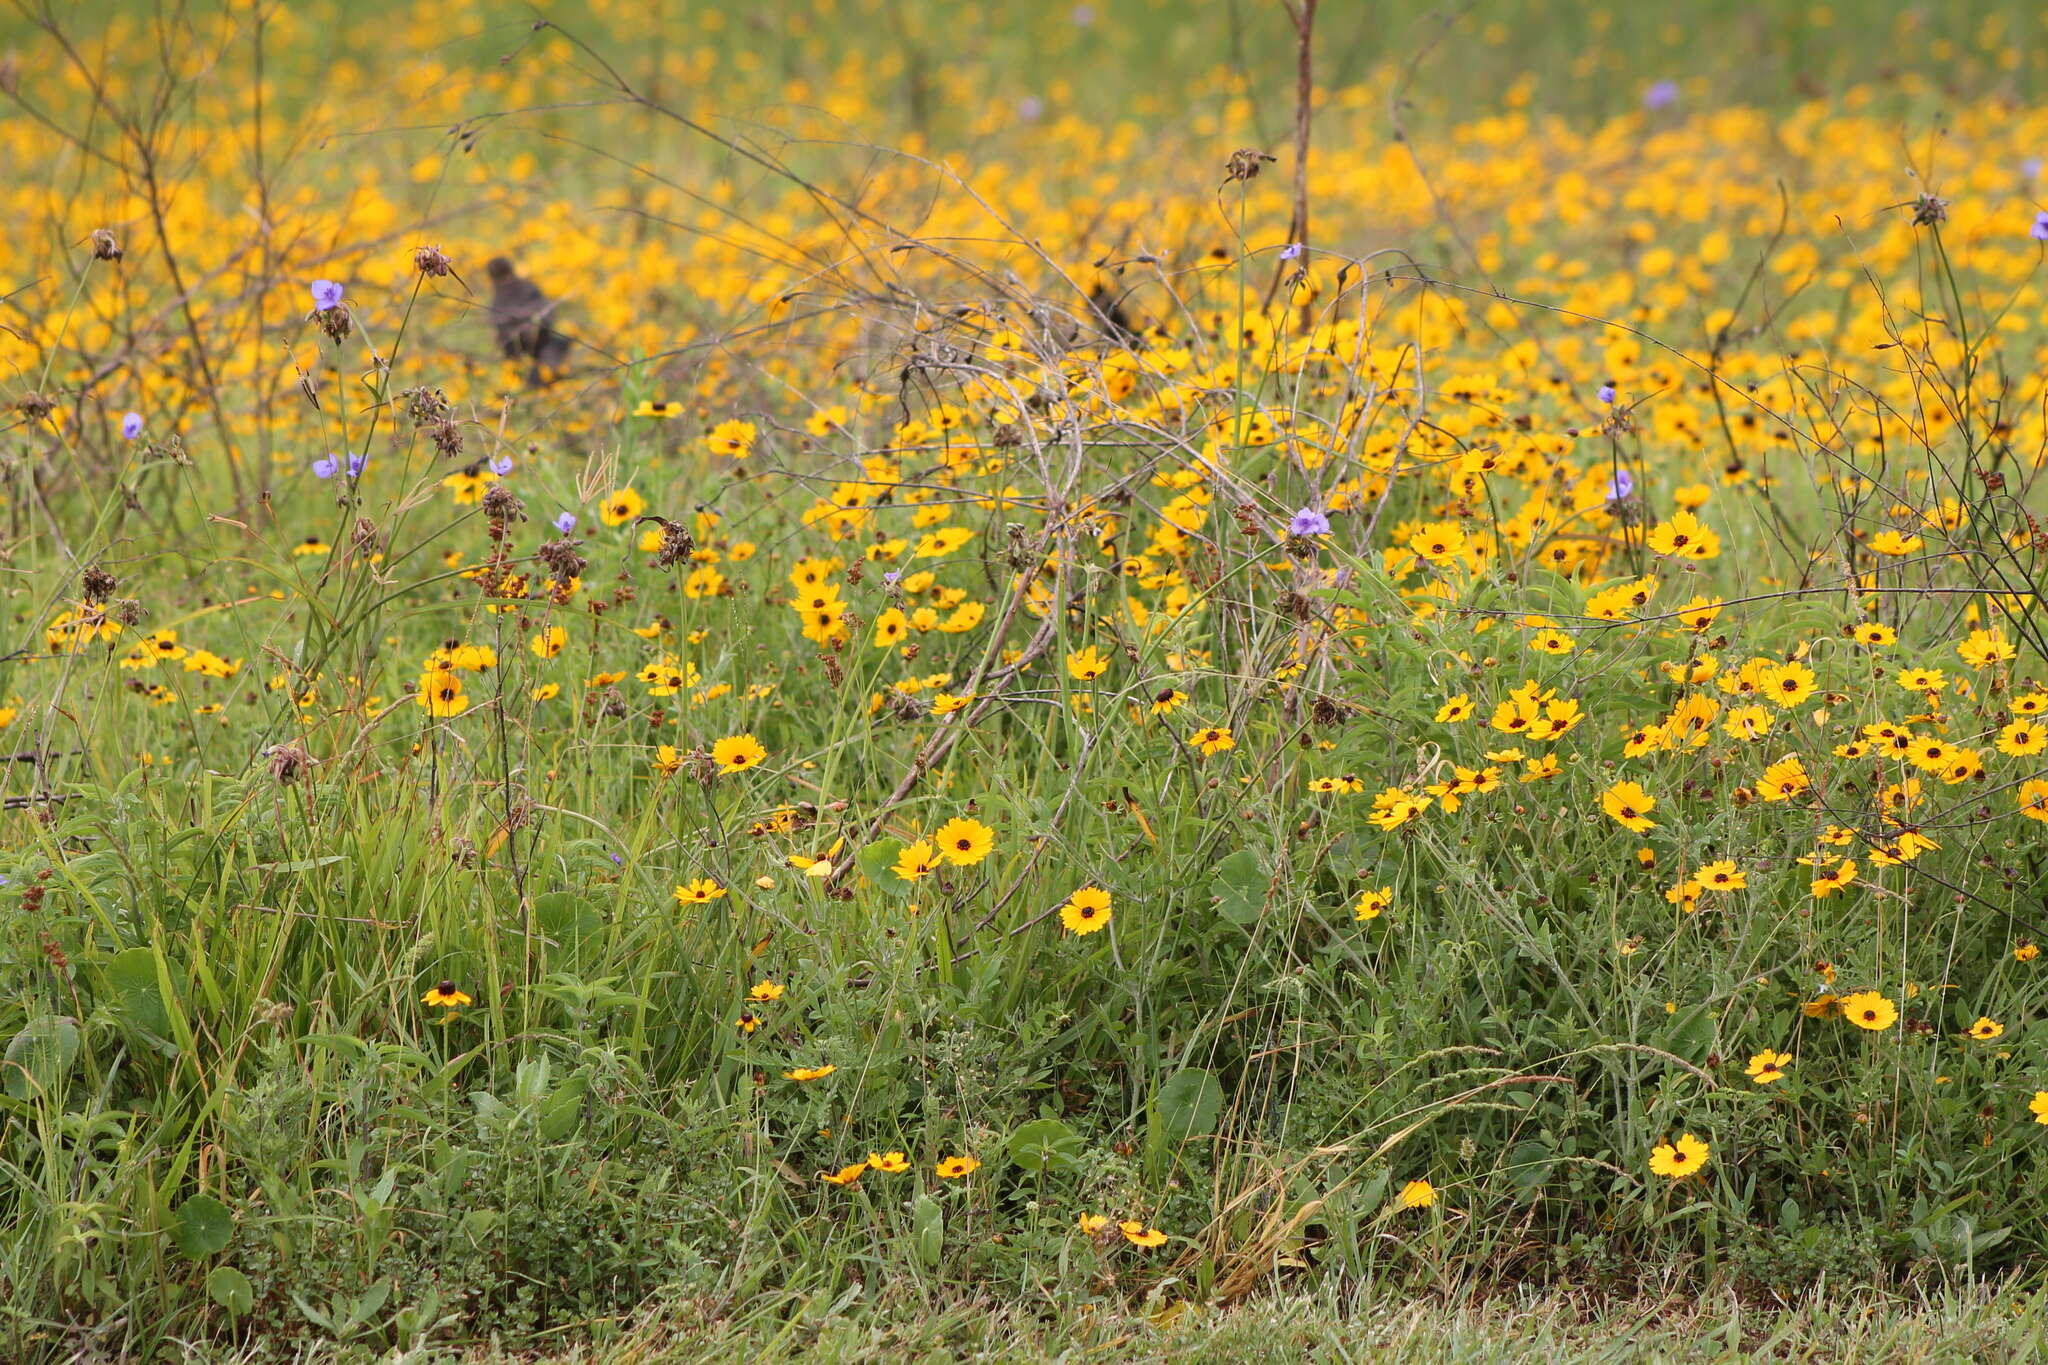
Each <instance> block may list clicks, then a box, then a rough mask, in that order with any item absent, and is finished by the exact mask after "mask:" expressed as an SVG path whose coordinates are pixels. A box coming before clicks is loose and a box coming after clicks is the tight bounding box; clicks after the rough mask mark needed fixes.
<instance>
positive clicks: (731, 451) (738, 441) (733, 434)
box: [704, 418, 756, 460]
mask: <svg viewBox="0 0 2048 1365" xmlns="http://www.w3.org/2000/svg"><path fill="white" fill-rule="evenodd" d="M755 434H756V433H755V430H754V424H753V423H752V422H742V421H740V420H739V419H738V418H733V419H731V420H729V421H724V422H720V423H719V424H718V425H717V426H715V427H713V428H711V430H710V432H709V433H707V434H706V435H705V437H704V448H705V449H706V450H708V451H710V452H711V453H712V454H713V455H721V456H724V457H725V458H726V459H728V460H744V459H745V458H746V457H747V456H748V455H749V454H751V453H752V451H753V449H754V437H755Z"/></svg>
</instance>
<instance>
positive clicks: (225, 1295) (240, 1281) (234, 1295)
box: [206, 1265, 256, 1318]
mask: <svg viewBox="0 0 2048 1365" xmlns="http://www.w3.org/2000/svg"><path fill="white" fill-rule="evenodd" d="M206 1292H207V1294H208V1295H209V1296H210V1297H211V1298H212V1299H213V1301H214V1302H215V1303H217V1304H219V1305H220V1306H221V1307H223V1308H225V1309H227V1310H228V1312H229V1313H230V1314H232V1315H233V1316H235V1317H238V1318H241V1317H247V1316H248V1315H249V1310H250V1309H251V1308H254V1307H255V1306H256V1286H254V1285H252V1284H250V1283H249V1277H248V1276H247V1275H244V1274H243V1273H242V1272H241V1271H239V1270H237V1269H235V1268H234V1267H233V1266H231V1265H217V1266H215V1267H214V1268H213V1269H212V1270H210V1271H208V1272H207V1274H206Z"/></svg>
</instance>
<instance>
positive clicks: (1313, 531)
mask: <svg viewBox="0 0 2048 1365" xmlns="http://www.w3.org/2000/svg"><path fill="white" fill-rule="evenodd" d="M1287 533H1288V534H1289V535H1293V536H1326V535H1328V534H1330V519H1329V518H1328V517H1326V516H1324V515H1323V513H1322V511H1321V510H1320V509H1318V508H1314V507H1304V508H1302V509H1301V510H1300V511H1299V512H1296V513H1295V514H1294V520H1292V521H1290V522H1288V523H1287Z"/></svg>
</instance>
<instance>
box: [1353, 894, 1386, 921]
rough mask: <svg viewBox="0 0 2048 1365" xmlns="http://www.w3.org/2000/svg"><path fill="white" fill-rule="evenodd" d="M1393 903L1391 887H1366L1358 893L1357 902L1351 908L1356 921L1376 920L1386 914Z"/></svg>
mask: <svg viewBox="0 0 2048 1365" xmlns="http://www.w3.org/2000/svg"><path fill="white" fill-rule="evenodd" d="M1393 903H1394V888H1393V887H1391V886H1381V887H1368V888H1367V889H1365V890H1363V891H1361V892H1359V893H1358V901H1357V903H1356V904H1354V905H1353V906H1352V907H1351V908H1352V911H1353V914H1352V918H1353V919H1356V920H1371V919H1378V918H1379V917H1380V916H1381V915H1384V914H1386V913H1387V908H1388V907H1389V906H1391V905H1392V904H1393Z"/></svg>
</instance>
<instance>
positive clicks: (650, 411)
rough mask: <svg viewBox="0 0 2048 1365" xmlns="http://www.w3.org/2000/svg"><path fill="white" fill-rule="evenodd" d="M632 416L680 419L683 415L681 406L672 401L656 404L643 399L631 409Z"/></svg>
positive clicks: (649, 399) (650, 400) (648, 399)
mask: <svg viewBox="0 0 2048 1365" xmlns="http://www.w3.org/2000/svg"><path fill="white" fill-rule="evenodd" d="M633 415H634V416H635V417H663V418H668V417H681V416H682V415H683V405H682V404H681V403H678V402H675V401H673V400H671V401H669V402H666V403H657V402H655V401H654V400H653V399H652V398H643V399H641V400H640V403H639V405H638V406H637V407H635V408H634V409H633Z"/></svg>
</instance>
